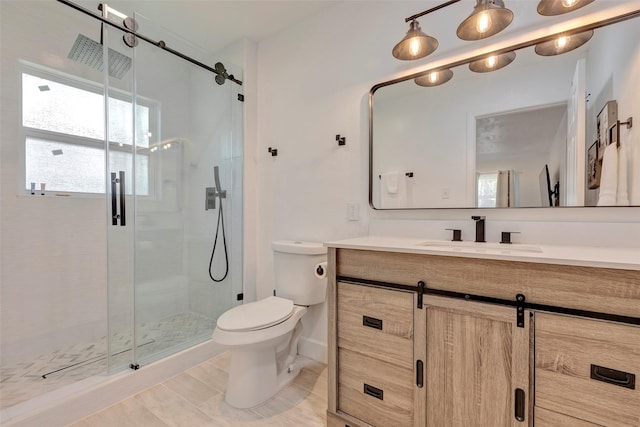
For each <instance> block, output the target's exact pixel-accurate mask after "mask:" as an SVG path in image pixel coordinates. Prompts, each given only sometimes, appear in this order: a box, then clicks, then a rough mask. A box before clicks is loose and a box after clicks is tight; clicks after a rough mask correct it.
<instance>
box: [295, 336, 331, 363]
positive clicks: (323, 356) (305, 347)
mask: <svg viewBox="0 0 640 427" xmlns="http://www.w3.org/2000/svg"><path fill="white" fill-rule="evenodd" d="M298 354H300V355H302V356H305V357H308V358H310V359H313V360H317V361H318V362H322V363H327V343H324V342H320V341H316V340H313V339H311V338H307V337H300V341H298Z"/></svg>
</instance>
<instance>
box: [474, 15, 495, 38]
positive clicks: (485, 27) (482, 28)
mask: <svg viewBox="0 0 640 427" xmlns="http://www.w3.org/2000/svg"><path fill="white" fill-rule="evenodd" d="M489 28H491V15H489V12H487V11H486V10H485V11H483V12H480V15H478V20H477V21H476V30H477V31H478V32H479V33H480V34H484V33H486V32H487V31H489Z"/></svg>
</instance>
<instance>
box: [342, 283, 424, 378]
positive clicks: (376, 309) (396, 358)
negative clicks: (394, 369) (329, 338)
mask: <svg viewBox="0 0 640 427" xmlns="http://www.w3.org/2000/svg"><path fill="white" fill-rule="evenodd" d="M337 299H338V303H337V307H338V313H337V318H338V319H337V320H338V328H337V334H338V347H339V348H344V349H347V350H351V351H354V352H357V353H360V354H362V355H365V356H369V357H374V358H376V359H379V360H383V361H385V362H389V363H393V364H396V365H398V366H401V367H404V368H407V369H412V367H413V305H414V302H413V301H414V293H413V292H406V291H398V290H390V289H382V288H376V287H372V286H365V285H355V284H351V283H345V282H338V298H337Z"/></svg>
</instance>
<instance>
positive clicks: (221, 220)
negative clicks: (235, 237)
mask: <svg viewBox="0 0 640 427" xmlns="http://www.w3.org/2000/svg"><path fill="white" fill-rule="evenodd" d="M219 200H220V208H219V209H218V224H217V225H216V237H215V238H214V239H213V249H212V250H211V259H210V260H209V277H210V278H211V280H213V281H214V282H216V283H219V282H222V281H223V280H224V279H226V278H227V275H228V274H229V254H228V253H227V236H226V233H225V231H224V214H223V212H222V197H220V199H219ZM220 226H222V245H223V247H224V264H225V269H224V275H223V276H222V278H220V279H216V278H215V277H213V273H212V272H211V266H212V265H213V256H214V255H215V254H216V246H217V244H218V232H219V231H220Z"/></svg>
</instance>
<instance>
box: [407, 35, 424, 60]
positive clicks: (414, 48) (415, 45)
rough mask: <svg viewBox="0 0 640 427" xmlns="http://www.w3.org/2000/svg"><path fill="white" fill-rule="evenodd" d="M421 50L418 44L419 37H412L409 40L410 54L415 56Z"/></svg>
mask: <svg viewBox="0 0 640 427" xmlns="http://www.w3.org/2000/svg"><path fill="white" fill-rule="evenodd" d="M421 50H422V46H421V45H420V39H419V38H418V37H413V38H412V39H411V41H410V42H409V51H410V52H411V55H413V56H417V55H418V54H419V53H420V51H421Z"/></svg>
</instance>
